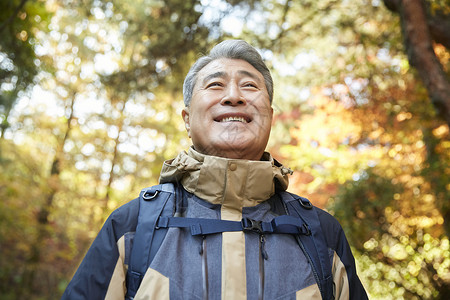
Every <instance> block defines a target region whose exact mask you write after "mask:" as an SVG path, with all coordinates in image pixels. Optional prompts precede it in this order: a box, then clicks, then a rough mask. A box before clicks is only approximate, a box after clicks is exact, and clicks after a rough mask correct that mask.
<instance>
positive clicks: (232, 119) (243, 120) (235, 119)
mask: <svg viewBox="0 0 450 300" xmlns="http://www.w3.org/2000/svg"><path fill="white" fill-rule="evenodd" d="M220 122H242V123H247V120H245V119H244V118H243V117H228V118H223V119H222V120H220Z"/></svg>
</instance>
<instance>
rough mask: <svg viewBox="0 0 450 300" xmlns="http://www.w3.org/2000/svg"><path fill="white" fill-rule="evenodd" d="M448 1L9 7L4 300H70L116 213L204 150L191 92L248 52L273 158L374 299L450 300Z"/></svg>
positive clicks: (18, 2) (93, 1)
mask: <svg viewBox="0 0 450 300" xmlns="http://www.w3.org/2000/svg"><path fill="white" fill-rule="evenodd" d="M449 16H450V2H449V1H448V0H433V1H432V0H427V1H420V0H384V1H381V0H358V1H348V0H341V1H334V0H314V1H313V0H298V1H290V0H230V1H224V0H202V1H200V0H167V1H159V0H134V1H126V0H111V1H98V0H79V1H77V0H50V1H42V0H35V1H27V0H5V1H1V2H0V124H1V128H0V129H1V131H0V134H1V136H0V198H1V202H0V251H1V253H0V254H1V259H0V298H1V299H59V298H60V296H61V294H62V292H63V291H64V289H65V287H66V286H67V284H68V281H69V280H70V278H71V276H72V275H73V273H74V271H75V270H76V268H77V266H78V264H79V263H80V260H81V259H82V257H83V256H84V254H85V252H86V251H87V248H88V247H89V245H90V243H91V242H92V240H93V238H94V237H95V236H96V234H97V232H98V231H99V229H100V227H101V225H102V223H103V222H104V220H105V218H106V217H107V216H108V214H109V213H110V212H111V211H112V210H113V209H115V208H117V207H118V206H120V205H122V204H124V203H126V202H127V201H129V200H131V199H133V198H135V197H136V196H137V195H138V193H139V191H140V189H141V188H144V187H147V186H151V185H153V184H155V183H157V180H158V175H159V171H160V168H161V165H162V162H163V161H164V160H165V159H170V158H173V157H174V156H175V155H176V154H177V153H178V152H179V151H181V150H185V149H187V148H188V147H189V145H190V141H189V139H188V138H187V135H186V133H185V130H184V126H183V123H182V120H181V117H180V112H181V109H182V108H183V104H182V93H181V88H182V81H183V79H184V76H185V75H186V73H187V71H188V68H189V67H190V65H191V64H192V62H193V61H195V59H196V58H197V57H198V56H199V54H200V53H206V52H207V51H208V50H209V49H210V48H211V47H212V46H213V45H214V44H216V43H217V42H219V41H221V40H224V39H228V38H242V39H245V40H247V41H248V42H250V43H251V44H252V45H254V46H256V47H257V48H258V49H259V50H260V52H261V54H262V55H263V57H264V59H265V60H266V62H267V64H268V65H269V66H270V68H271V70H272V73H273V76H274V81H275V100H274V105H273V107H274V112H275V117H274V124H273V131H272V136H271V140H270V143H269V147H268V150H269V151H271V152H272V153H273V154H274V156H275V157H276V158H277V159H279V160H280V161H281V162H283V164H285V165H287V166H289V167H291V168H292V169H293V170H294V171H295V172H294V175H293V176H292V177H291V183H290V191H292V192H295V193H298V194H301V195H303V196H306V197H308V198H310V199H311V200H312V201H313V202H314V203H315V204H316V205H318V206H320V207H323V208H326V209H327V210H328V211H329V212H330V213H332V214H333V215H335V217H336V218H338V220H339V221H340V222H341V224H342V225H343V227H344V230H345V231H346V234H347V236H348V238H349V241H350V244H351V245H352V246H353V248H352V249H353V251H354V254H355V257H356V260H357V265H358V271H359V275H360V277H361V279H362V281H363V284H364V286H365V287H366V289H367V291H368V292H369V294H370V297H371V299H450V272H449V267H450V256H449V238H448V237H449V234H450V225H449V224H450V215H449V214H450V212H449V199H450V180H449V178H450V167H449V161H450V138H449V124H450V83H449V74H450V51H449V50H450V30H449V28H450V17H449Z"/></svg>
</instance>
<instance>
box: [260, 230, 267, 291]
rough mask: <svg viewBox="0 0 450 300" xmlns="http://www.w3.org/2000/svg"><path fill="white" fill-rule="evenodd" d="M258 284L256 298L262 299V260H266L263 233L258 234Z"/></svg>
mask: <svg viewBox="0 0 450 300" xmlns="http://www.w3.org/2000/svg"><path fill="white" fill-rule="evenodd" d="M259 243H260V247H259V286H258V299H259V300H264V277H265V276H264V275H265V274H264V261H265V260H267V258H268V256H267V252H266V249H265V247H264V246H265V244H266V238H265V236H264V234H260V235H259Z"/></svg>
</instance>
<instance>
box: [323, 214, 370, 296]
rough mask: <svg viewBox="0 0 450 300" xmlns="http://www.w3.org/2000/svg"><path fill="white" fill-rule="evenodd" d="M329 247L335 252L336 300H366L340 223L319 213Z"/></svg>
mask: <svg viewBox="0 0 450 300" xmlns="http://www.w3.org/2000/svg"><path fill="white" fill-rule="evenodd" d="M318 215H319V219H320V223H321V226H322V230H323V232H324V234H325V237H326V241H327V244H328V247H329V248H331V249H332V250H333V251H334V257H333V277H334V279H333V281H334V285H335V288H336V291H335V292H336V295H335V296H336V299H350V300H360V299H361V300H364V299H368V297H367V293H366V291H365V289H364V287H363V285H362V283H361V281H360V280H359V277H358V275H357V274H356V265H355V258H354V257H353V254H352V251H351V248H350V245H349V244H348V241H347V238H346V237H345V233H344V230H343V229H342V227H341V225H340V224H339V222H338V221H337V220H336V219H335V218H334V217H333V216H331V215H330V214H328V213H327V212H325V211H323V210H319V211H318Z"/></svg>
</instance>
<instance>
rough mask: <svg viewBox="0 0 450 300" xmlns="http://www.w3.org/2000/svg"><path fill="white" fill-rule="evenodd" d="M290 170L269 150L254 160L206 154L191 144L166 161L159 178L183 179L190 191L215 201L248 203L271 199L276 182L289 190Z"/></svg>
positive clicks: (212, 201)
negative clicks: (259, 159) (186, 150)
mask: <svg viewBox="0 0 450 300" xmlns="http://www.w3.org/2000/svg"><path fill="white" fill-rule="evenodd" d="M291 173H292V171H291V170H290V169H289V168H286V167H284V166H283V165H281V164H280V163H279V162H277V161H276V160H275V159H273V158H272V156H271V155H270V154H269V153H268V152H265V153H264V155H263V157H262V160H261V161H251V160H243V159H229V158H223V157H217V156H209V155H204V154H201V153H199V152H197V151H195V150H194V149H193V148H192V147H191V148H189V150H188V152H187V153H186V152H185V151H183V152H181V153H180V154H179V155H178V156H177V157H176V158H175V159H172V160H167V161H165V162H164V165H163V167H162V170H161V176H160V179H159V181H160V183H166V182H181V184H182V185H183V187H184V188H185V189H186V190H187V191H189V192H191V193H193V194H195V195H196V196H197V197H199V198H201V199H204V200H207V201H209V202H211V203H214V204H225V205H227V204H228V205H230V204H231V203H227V202H229V201H232V202H234V201H236V200H238V202H240V203H235V204H236V205H237V206H238V207H245V206H254V205H257V204H258V203H260V202H262V201H265V200H267V199H269V198H270V197H271V196H272V195H273V194H274V193H275V186H276V187H277V188H278V189H281V190H286V189H287V187H288V184H289V180H288V177H287V174H291ZM233 206H234V205H233ZM236 208H237V207H236Z"/></svg>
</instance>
